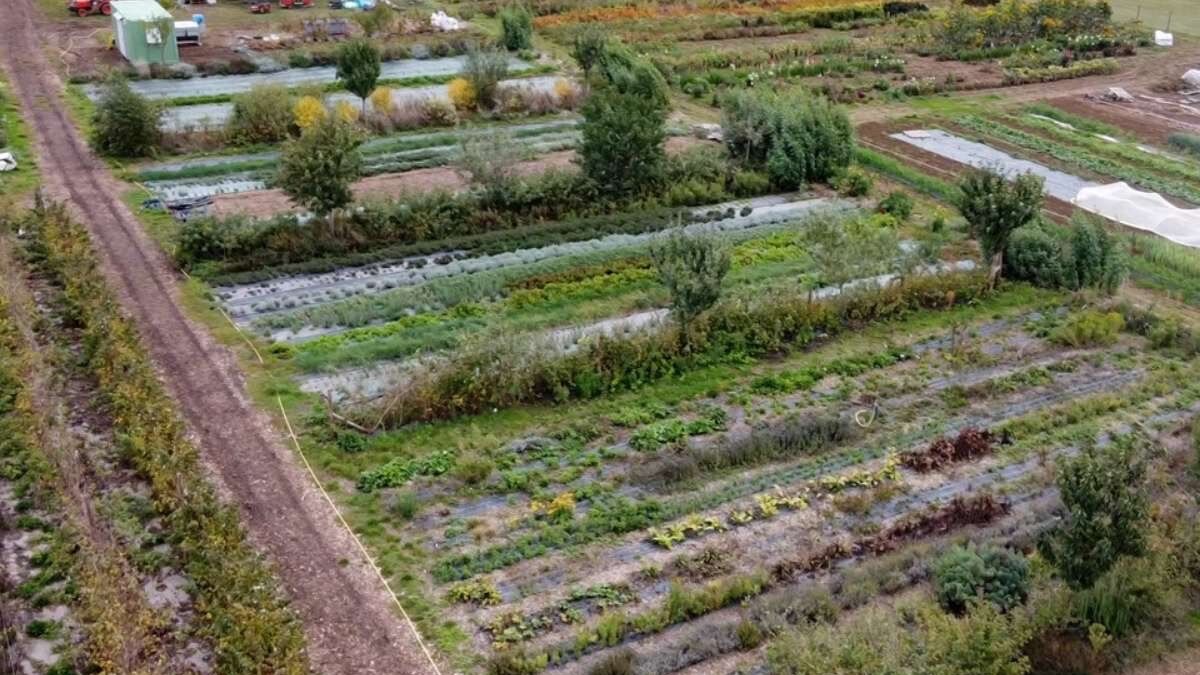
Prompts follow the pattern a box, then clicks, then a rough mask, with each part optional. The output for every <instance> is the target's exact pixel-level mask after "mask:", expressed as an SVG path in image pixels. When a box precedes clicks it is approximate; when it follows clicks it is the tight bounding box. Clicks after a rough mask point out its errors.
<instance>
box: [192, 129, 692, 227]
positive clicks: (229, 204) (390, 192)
mask: <svg viewBox="0 0 1200 675" xmlns="http://www.w3.org/2000/svg"><path fill="white" fill-rule="evenodd" d="M708 142H709V141H703V140H700V139H697V138H692V137H690V136H676V137H672V138H669V139H667V152H681V151H683V150H686V149H687V148H692V147H696V146H698V145H701V144H704V143H708ZM574 160H575V151H573V150H562V151H559V152H551V153H548V154H546V155H543V156H541V157H539V158H537V159H535V160H531V161H528V162H521V163H520V164H518V165H517V167H516V171H517V173H518V174H521V175H526V176H528V175H534V174H539V173H543V172H545V171H550V170H554V169H569V168H571V167H572V166H574V164H573V162H574ZM466 187H467V181H466V180H465V179H464V178H463V177H462V175H461V174H459V172H458V171H457V170H455V169H454V168H453V167H448V166H440V167H434V168H431V169H416V170H414V171H405V172H403V173H389V174H383V175H379V176H371V177H369V178H364V179H362V180H360V181H358V182H357V183H355V184H354V195H355V197H357V198H358V199H369V198H381V197H397V196H399V195H402V194H406V193H421V192H433V191H437V190H441V191H448V192H457V191H459V190H463V189H465V188H466ZM302 210H303V209H301V208H299V207H297V206H296V205H295V204H293V203H292V200H291V198H290V197H288V196H287V195H286V194H284V192H283V190H277V189H276V190H256V191H254V192H240V193H237V194H229V195H218V196H216V197H214V198H213V205H212V208H211V211H210V212H211V213H212V214H214V215H218V216H231V215H238V214H240V215H246V216H251V217H255V218H269V217H271V216H273V215H276V214H279V213H296V212H299V211H302Z"/></svg>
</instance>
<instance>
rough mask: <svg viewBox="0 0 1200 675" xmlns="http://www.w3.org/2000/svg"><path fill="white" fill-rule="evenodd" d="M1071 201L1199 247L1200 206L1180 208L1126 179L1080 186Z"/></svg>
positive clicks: (1106, 216)
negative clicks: (1125, 180)
mask: <svg viewBox="0 0 1200 675" xmlns="http://www.w3.org/2000/svg"><path fill="white" fill-rule="evenodd" d="M1072 203H1073V204H1075V205H1076V206H1078V207H1079V208H1081V209H1083V210H1085V211H1090V212H1092V213H1095V214H1096V215H1099V216H1103V217H1105V218H1108V219H1109V220H1114V221H1116V222H1118V223H1121V224H1123V225H1128V226H1129V227H1133V228H1136V229H1139V230H1146V231H1147V232H1153V233H1154V234H1157V235H1159V236H1161V237H1163V238H1165V239H1169V240H1171V241H1173V242H1175V243H1176V244H1182V245H1184V246H1191V247H1193V248H1200V209H1181V208H1179V207H1178V206H1175V205H1174V204H1172V203H1170V202H1168V201H1167V200H1165V199H1163V197H1162V195H1160V194H1158V193H1157V192H1141V191H1139V190H1135V189H1133V188H1131V187H1129V185H1127V184H1126V183H1111V184H1109V185H1099V186H1095V187H1086V188H1083V189H1082V190H1080V191H1079V194H1077V195H1076V196H1075V199H1073V200H1072Z"/></svg>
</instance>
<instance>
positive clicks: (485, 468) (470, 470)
mask: <svg viewBox="0 0 1200 675" xmlns="http://www.w3.org/2000/svg"><path fill="white" fill-rule="evenodd" d="M495 468H496V465H495V464H494V463H493V462H492V460H490V459H488V458H487V457H483V456H482V455H477V454H468V455H464V456H462V457H459V458H458V461H457V462H455V464H454V477H455V478H458V479H459V480H461V481H462V482H464V483H466V484H467V485H478V484H479V483H482V482H484V481H485V480H487V479H488V477H489V476H491V475H492V471H494V470H495Z"/></svg>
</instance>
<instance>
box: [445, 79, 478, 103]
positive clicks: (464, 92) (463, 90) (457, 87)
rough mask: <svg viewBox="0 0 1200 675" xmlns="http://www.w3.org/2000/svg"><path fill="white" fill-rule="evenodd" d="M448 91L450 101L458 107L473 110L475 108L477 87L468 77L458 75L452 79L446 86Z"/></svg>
mask: <svg viewBox="0 0 1200 675" xmlns="http://www.w3.org/2000/svg"><path fill="white" fill-rule="evenodd" d="M446 93H447V95H449V96H450V102H451V103H453V104H454V107H455V108H456V109H458V110H473V109H474V108H475V105H476V103H477V100H476V98H477V97H476V95H475V87H474V86H472V85H471V83H470V82H469V81H467V79H466V78H463V77H456V78H454V79H453V80H450V84H449V85H448V86H447V87H446Z"/></svg>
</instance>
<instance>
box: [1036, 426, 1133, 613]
mask: <svg viewBox="0 0 1200 675" xmlns="http://www.w3.org/2000/svg"><path fill="white" fill-rule="evenodd" d="M1145 475H1146V462H1145V457H1144V456H1143V455H1142V454H1141V453H1139V452H1137V451H1136V450H1135V449H1134V448H1132V447H1131V446H1130V444H1129V443H1128V442H1123V440H1122V439H1116V440H1114V442H1113V443H1112V444H1110V445H1109V446H1107V447H1105V448H1088V449H1086V450H1085V451H1084V452H1082V453H1080V454H1079V455H1078V456H1077V457H1074V458H1066V459H1063V460H1060V461H1059V463H1058V488H1059V492H1060V493H1061V495H1062V501H1063V504H1064V505H1065V506H1066V509H1067V516H1066V518H1065V520H1064V522H1063V524H1062V525H1060V526H1059V527H1058V529H1057V530H1056V531H1055V532H1053V533H1052V534H1051V535H1049V536H1047V537H1044V538H1043V539H1042V540H1041V541H1040V542H1039V549H1040V550H1041V552H1042V554H1043V555H1044V556H1045V557H1046V559H1047V560H1049V561H1050V562H1051V563H1052V564H1054V565H1055V567H1057V569H1058V572H1059V574H1060V575H1062V577H1063V578H1064V579H1065V580H1066V582H1067V583H1068V584H1069V585H1070V586H1071V587H1072V588H1075V589H1086V588H1090V587H1091V586H1092V585H1093V584H1094V583H1096V580H1097V579H1099V578H1100V577H1101V576H1103V575H1104V574H1105V573H1106V572H1108V571H1109V570H1110V569H1112V567H1113V565H1115V564H1116V563H1117V560H1119V559H1120V558H1121V557H1123V556H1140V555H1142V554H1143V553H1144V552H1145V550H1146V521H1147V519H1148V517H1149V515H1148V514H1149V503H1148V500H1147V497H1146V493H1145V488H1144V486H1143V485H1142V483H1143V481H1144V479H1145Z"/></svg>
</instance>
